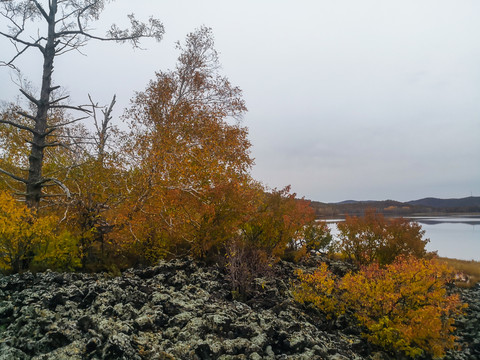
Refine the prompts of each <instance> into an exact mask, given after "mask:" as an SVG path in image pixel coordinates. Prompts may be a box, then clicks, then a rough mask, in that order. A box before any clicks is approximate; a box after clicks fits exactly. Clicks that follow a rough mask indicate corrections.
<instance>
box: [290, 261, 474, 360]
mask: <svg viewBox="0 0 480 360" xmlns="http://www.w3.org/2000/svg"><path fill="white" fill-rule="evenodd" d="M451 275H452V273H451V270H450V269H449V268H448V267H447V266H445V265H444V264H441V263H440V262H438V261H436V260H427V259H417V258H415V257H400V258H398V259H397V260H396V261H394V262H393V263H392V264H389V265H386V266H385V267H380V266H379V265H377V264H371V265H369V266H366V267H364V268H362V269H361V270H360V271H359V272H357V273H349V274H347V275H345V276H344V277H343V278H342V279H335V278H334V277H333V275H332V274H331V273H330V272H329V271H328V269H327V267H326V265H325V264H323V265H322V266H320V268H319V269H318V270H317V271H316V272H315V273H314V274H313V275H305V274H303V273H300V274H299V280H300V282H299V284H298V285H297V286H296V288H295V290H294V296H295V298H296V299H297V300H298V301H301V302H305V301H308V302H311V303H313V304H314V305H315V306H317V307H318V308H319V309H320V310H322V311H324V312H325V313H327V314H330V315H338V314H340V313H342V312H343V311H347V312H349V313H351V314H353V317H354V318H355V319H356V320H357V322H358V324H359V325H360V326H362V327H363V328H364V329H366V331H365V332H364V334H363V335H364V336H365V337H366V338H367V339H368V341H369V342H371V343H372V344H375V345H379V346H381V347H383V348H384V349H386V350H388V351H392V352H399V353H403V354H405V355H407V356H409V357H411V358H416V357H418V356H420V355H425V354H429V355H432V356H434V357H441V356H443V355H444V354H445V351H446V350H448V349H452V348H454V347H455V336H453V334H452V332H453V330H454V322H455V318H456V317H457V316H459V315H460V314H461V313H462V311H463V309H464V307H465V305H463V304H462V303H461V301H460V298H459V296H458V295H457V294H454V295H452V294H448V293H447V290H446V287H445V285H446V283H447V282H449V281H451ZM335 280H336V282H335V283H333V282H332V281H335Z"/></svg>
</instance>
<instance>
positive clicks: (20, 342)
mask: <svg viewBox="0 0 480 360" xmlns="http://www.w3.org/2000/svg"><path fill="white" fill-rule="evenodd" d="M313 265H314V264H313ZM305 266H307V265H305ZM310 266H312V264H310ZM331 267H332V268H333V269H334V271H336V272H339V273H341V272H344V271H346V269H345V264H342V263H332V264H331ZM275 270H276V272H275V276H273V277H271V278H268V279H256V280H255V290H254V292H253V295H252V298H251V299H249V300H248V301H246V302H239V301H235V300H233V299H232V296H231V291H230V287H229V283H228V281H227V279H226V276H225V274H224V272H223V270H222V269H220V268H217V267H206V266H199V265H198V264H197V263H195V262H193V261H190V260H182V261H179V260H177V261H173V262H168V263H167V262H164V263H161V264H159V265H158V266H156V267H151V268H147V269H141V270H129V271H126V272H124V273H123V274H122V276H120V277H108V276H106V275H103V274H78V273H64V274H60V273H54V272H46V273H39V274H32V273H24V274H21V275H18V274H17V275H13V276H8V277H0V360H6V359H188V360H190V359H251V360H255V359H329V360H342V359H371V360H382V359H383V360H389V359H391V358H390V357H389V355H387V354H385V353H383V352H381V351H380V350H379V349H375V348H373V347H371V346H370V345H369V344H367V343H366V342H365V340H364V339H362V338H361V336H360V330H359V329H358V328H356V327H354V326H351V325H350V324H349V322H348V321H347V319H337V320H335V321H327V320H326V319H325V318H324V317H322V315H321V314H320V313H318V312H317V311H315V310H314V309H313V308H311V307H308V306H303V305H299V304H297V303H295V302H294V301H293V300H292V298H291V295H290V288H291V286H290V283H291V280H292V275H293V270H294V267H293V265H292V264H290V263H285V262H282V263H280V264H278V265H277V266H276V269H275ZM462 296H463V297H464V299H465V301H467V302H469V304H470V307H469V309H468V310H467V315H466V317H465V318H464V319H461V320H460V321H459V322H458V327H459V331H458V336H459V338H460V341H461V342H462V343H463V349H462V350H460V351H457V352H452V353H450V354H449V355H448V356H447V358H448V359H465V360H469V359H472V360H473V359H480V311H479V310H480V287H478V286H477V287H476V288H474V289H471V290H468V291H464V292H463V295H462Z"/></svg>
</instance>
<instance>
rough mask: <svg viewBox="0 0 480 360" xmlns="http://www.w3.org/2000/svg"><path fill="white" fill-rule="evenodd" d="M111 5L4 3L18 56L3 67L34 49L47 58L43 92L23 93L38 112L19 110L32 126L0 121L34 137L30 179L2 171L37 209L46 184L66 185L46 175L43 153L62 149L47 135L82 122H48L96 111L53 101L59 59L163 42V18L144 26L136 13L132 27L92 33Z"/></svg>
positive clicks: (76, 0) (0, 2) (102, 0)
mask: <svg viewBox="0 0 480 360" xmlns="http://www.w3.org/2000/svg"><path fill="white" fill-rule="evenodd" d="M107 2H108V0H48V1H47V0H44V1H40V0H0V16H2V17H3V18H4V19H5V20H6V21H2V23H5V24H6V29H0V35H1V36H3V37H4V38H7V39H8V40H9V41H10V42H11V44H12V45H13V46H14V48H15V54H14V55H13V56H12V57H11V58H10V59H7V60H3V61H0V65H3V66H8V67H11V68H14V69H16V65H15V62H16V60H17V59H18V58H19V57H20V56H22V55H24V54H25V53H26V52H27V51H28V50H30V49H36V50H38V51H40V53H41V55H42V57H43V71H42V79H41V89H40V93H39V94H38V95H37V96H35V95H34V94H32V93H31V92H28V91H25V90H24V89H20V92H21V93H22V94H23V95H24V96H25V97H26V99H28V101H29V102H30V103H31V105H32V107H33V109H34V110H33V111H19V112H18V114H19V115H21V116H23V117H24V118H26V119H29V120H30V121H31V124H32V125H31V126H29V125H25V124H24V123H25V122H23V123H21V122H18V121H16V120H15V118H12V119H1V120H0V123H3V124H7V125H10V126H13V127H15V128H17V129H21V130H25V131H27V132H29V133H30V134H31V139H28V140H27V142H28V143H29V144H30V146H31V147H30V155H29V158H28V160H29V161H28V163H29V166H28V175H26V174H25V175H22V173H21V172H20V173H19V174H14V173H12V172H10V171H7V170H5V169H1V168H0V173H3V174H5V175H8V176H9V177H10V178H12V179H14V180H16V181H18V182H20V183H23V184H24V187H25V193H23V194H22V195H23V196H24V197H25V200H26V203H27V204H28V206H29V207H31V208H38V206H39V204H40V200H41V198H42V197H43V191H42V189H43V188H44V187H45V186H47V184H48V185H51V184H56V185H59V186H62V184H61V183H60V181H58V180H57V179H55V178H52V177H44V176H43V174H42V166H43V162H44V160H43V159H44V150H45V149H46V148H48V147H55V146H62V145H63V144H62V143H61V142H59V141H51V142H49V141H48V140H47V139H48V136H49V135H51V134H52V133H53V132H54V131H55V130H57V129H59V128H61V127H64V126H67V125H69V124H71V123H73V122H76V121H79V120H81V119H83V118H84V117H80V118H76V119H74V120H70V121H66V122H63V123H49V113H50V112H51V111H52V110H55V109H57V110H58V109H66V110H75V111H80V112H83V113H84V114H87V115H88V114H90V113H91V111H92V110H91V108H90V106H89V105H85V106H71V105H69V104H67V103H66V101H65V100H66V99H67V98H68V96H60V97H57V98H55V95H54V94H55V90H56V89H58V88H60V86H59V85H53V84H52V74H53V68H54V65H53V64H54V60H55V58H56V57H57V56H60V55H63V54H65V53H67V52H70V51H72V50H78V51H79V49H80V48H81V47H83V46H85V45H86V44H87V42H88V41H89V40H101V41H116V42H121V43H124V42H130V43H131V44H132V46H133V47H136V48H138V47H139V44H140V40H141V39H142V38H154V39H155V40H157V41H160V40H161V38H162V36H163V34H164V28H163V25H162V23H161V22H160V21H159V20H157V19H154V18H150V19H149V20H148V23H143V22H140V21H138V20H137V19H136V18H135V17H134V15H133V14H132V15H128V18H129V20H130V23H131V27H130V28H129V29H120V28H119V27H118V26H116V25H115V24H113V25H112V26H111V27H110V29H109V30H108V31H107V34H106V35H105V36H100V35H96V34H94V33H92V31H91V29H90V24H91V23H92V22H93V21H95V20H98V19H99V16H100V14H101V12H102V11H103V9H104V7H105V4H106V3H107ZM32 24H33V25H32ZM31 26H33V28H32V27H31ZM110 112H111V110H110ZM64 190H65V189H64Z"/></svg>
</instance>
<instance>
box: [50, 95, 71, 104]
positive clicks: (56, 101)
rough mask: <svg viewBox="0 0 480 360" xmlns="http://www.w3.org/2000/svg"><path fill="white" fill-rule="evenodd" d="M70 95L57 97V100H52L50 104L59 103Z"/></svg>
mask: <svg viewBox="0 0 480 360" xmlns="http://www.w3.org/2000/svg"><path fill="white" fill-rule="evenodd" d="M69 97H70V95H66V96H63V97H61V98H58V99H55V100H52V101H50V102H49V104H50V105H53V104H55V103H58V102H60V101H62V100H65V99H68V98H69Z"/></svg>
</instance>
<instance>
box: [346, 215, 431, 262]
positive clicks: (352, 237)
mask: <svg viewBox="0 0 480 360" xmlns="http://www.w3.org/2000/svg"><path fill="white" fill-rule="evenodd" d="M337 226H338V230H339V231H340V234H339V238H340V242H339V250H340V252H342V253H343V254H344V255H345V256H346V257H347V258H348V259H350V260H352V261H354V262H356V263H357V264H359V265H366V264H370V263H372V262H379V263H380V264H390V263H392V262H393V261H394V260H395V258H396V257H397V256H399V255H404V256H407V255H412V256H415V257H417V258H422V257H424V256H426V255H427V252H426V250H425V246H426V244H427V243H428V242H429V240H428V239H425V240H424V239H422V236H423V235H424V234H425V231H424V230H422V228H421V226H420V225H419V224H418V223H416V222H412V221H410V220H408V219H404V218H391V219H390V218H385V217H384V216H383V215H382V214H378V213H376V212H375V210H373V209H370V210H367V211H366V212H365V215H364V216H362V217H357V216H347V217H346V219H345V221H344V222H341V223H339V224H338V225H337Z"/></svg>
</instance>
